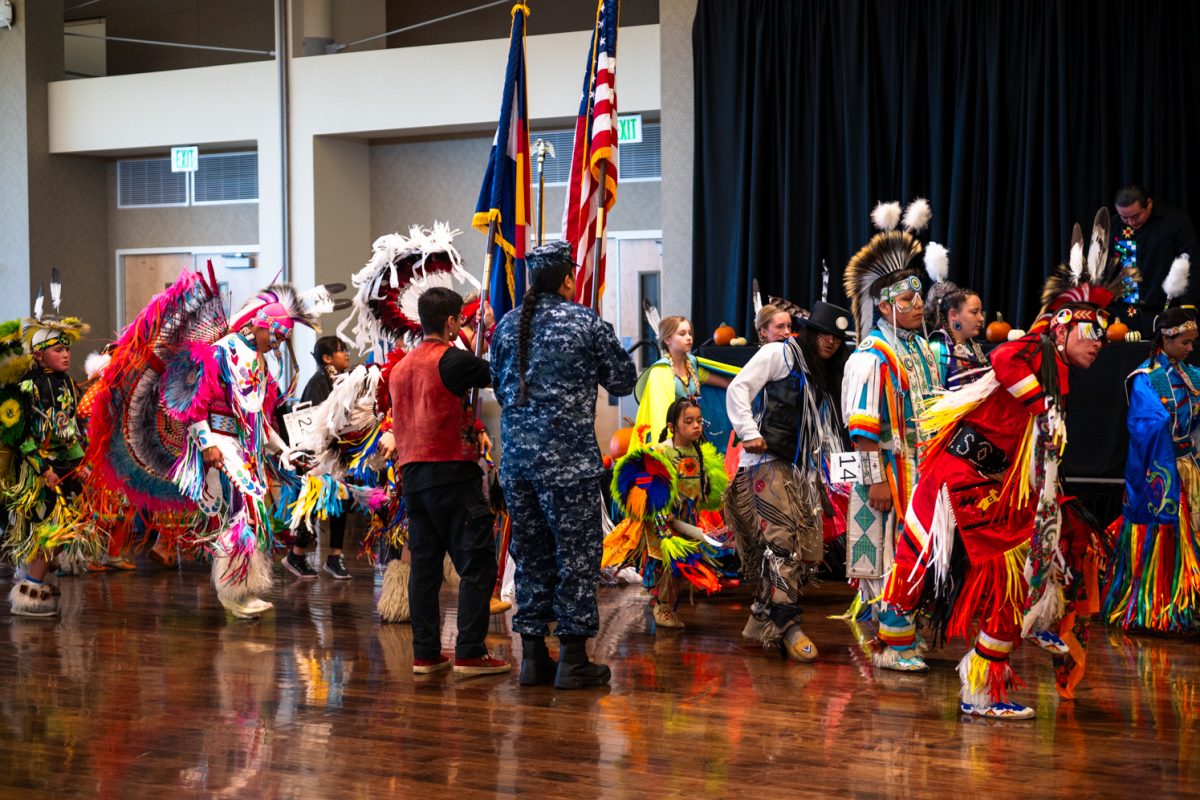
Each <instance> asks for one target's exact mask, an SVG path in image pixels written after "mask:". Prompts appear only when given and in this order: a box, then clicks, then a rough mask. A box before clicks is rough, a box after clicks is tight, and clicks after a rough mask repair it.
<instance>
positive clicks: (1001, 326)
mask: <svg viewBox="0 0 1200 800" xmlns="http://www.w3.org/2000/svg"><path fill="white" fill-rule="evenodd" d="M1011 330H1012V325H1009V324H1008V323H1007V322H1005V321H1004V316H1003V315H1002V314H1000V313H998V312H997V314H996V321H995V322H993V323H992V324H990V325H988V326H987V340H988V341H989V342H1007V341H1008V332H1009V331H1011Z"/></svg>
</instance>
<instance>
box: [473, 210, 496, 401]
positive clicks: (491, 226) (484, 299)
mask: <svg viewBox="0 0 1200 800" xmlns="http://www.w3.org/2000/svg"><path fill="white" fill-rule="evenodd" d="M496 224H497V218H496V217H495V216H493V217H492V219H491V221H490V222H489V223H488V231H487V250H486V251H484V254H483V285H482V286H480V287H479V312H478V313H479V319H478V321H477V322H476V323H475V355H476V357H478V358H483V337H484V333H485V331H484V330H483V311H484V309H485V308H486V307H487V305H488V303H489V301H490V297H489V289H490V288H491V285H492V254H493V253H494V252H495V251H496ZM482 406H483V400H482V397H481V396H480V394H479V388H478V387H475V388H474V389H472V390H471V407H472V408H473V409H475V419H476V420H478V419H479V418H480V411H481V410H482Z"/></svg>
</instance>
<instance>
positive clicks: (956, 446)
mask: <svg viewBox="0 0 1200 800" xmlns="http://www.w3.org/2000/svg"><path fill="white" fill-rule="evenodd" d="M946 449H947V450H948V451H949V452H950V453H953V454H954V455H956V456H958V457H959V458H961V459H963V460H964V461H966V462H968V463H969V464H970V465H971V466H973V467H975V469H977V470H979V471H980V472H981V473H982V474H984V475H999V474H1001V473H1003V472H1004V471H1005V470H1007V469H1008V457H1007V456H1005V455H1004V451H1003V450H1001V449H1000V448H999V447H996V446H995V445H994V444H992V443H991V442H989V441H988V440H987V439H986V438H985V437H984V436H983V434H981V433H980V432H979V431H977V430H975V429H974V428H972V427H971V426H970V425H959V426H958V430H957V431H955V433H954V436H953V437H951V439H950V444H949V446H947V448H946Z"/></svg>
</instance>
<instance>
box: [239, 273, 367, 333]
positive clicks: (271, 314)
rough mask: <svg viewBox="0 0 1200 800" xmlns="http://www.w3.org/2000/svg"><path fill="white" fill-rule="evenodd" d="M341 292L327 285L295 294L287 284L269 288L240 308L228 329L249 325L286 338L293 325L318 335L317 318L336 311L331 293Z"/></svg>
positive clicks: (339, 289)
mask: <svg viewBox="0 0 1200 800" xmlns="http://www.w3.org/2000/svg"><path fill="white" fill-rule="evenodd" d="M345 288H346V287H345V286H344V285H342V284H327V285H324V286H318V287H316V288H315V289H311V290H309V291H307V292H304V293H299V292H297V291H296V289H295V288H294V287H293V286H292V285H291V284H290V283H276V284H272V285H271V286H268V287H267V288H266V289H263V290H262V291H261V292H259V293H258V294H256V295H255V296H254V297H252V298H250V299H249V300H247V301H246V302H245V303H243V304H242V307H241V308H239V309H238V310H237V312H235V313H234V315H233V317H232V319H230V321H229V328H230V330H235V331H237V330H241V329H242V328H244V327H246V326H247V325H249V326H251V327H255V328H266V329H268V330H271V331H272V332H275V333H279V334H281V335H284V336H286V335H287V334H289V333H291V331H292V328H294V327H295V326H296V325H304V326H305V327H307V328H311V329H312V330H314V331H316V332H317V333H320V332H321V326H320V325H319V324H317V318H318V317H320V316H321V315H322V314H326V313H328V312H330V311H333V310H335V309H336V308H337V307H338V304H337V301H335V300H334V299H333V296H332V294H331V291H332V292H334V293H336V292H338V291H341V290H343V289H345Z"/></svg>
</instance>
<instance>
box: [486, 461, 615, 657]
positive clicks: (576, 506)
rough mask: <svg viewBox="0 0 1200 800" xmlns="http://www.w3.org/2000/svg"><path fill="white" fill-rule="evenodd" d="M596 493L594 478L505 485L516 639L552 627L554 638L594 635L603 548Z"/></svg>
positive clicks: (597, 494)
mask: <svg viewBox="0 0 1200 800" xmlns="http://www.w3.org/2000/svg"><path fill="white" fill-rule="evenodd" d="M598 489H599V487H598V485H597V483H596V479H595V478H585V479H583V480H579V481H566V482H554V483H551V482H549V481H540V480H537V479H518V480H512V481H508V482H506V483H505V484H504V499H505V501H506V502H507V503H508V512H509V515H510V517H511V519H512V539H511V542H510V544H509V547H508V552H509V554H511V555H512V557H513V562H514V563H515V564H516V568H517V574H516V582H517V613H516V615H515V616H514V617H513V630H515V631H516V632H517V633H522V634H527V635H530V636H546V635H547V634H549V632H550V629H549V627H548V624H549V623H550V622H551V621H556V622H557V623H558V625H557V628H556V629H555V634H556V635H558V636H563V635H569V636H587V637H591V636H595V635H596V630H597V629H598V628H599V626H600V611H599V609H598V608H597V606H596V588H597V586H598V585H599V581H600V557H601V551H602V549H603V543H604V540H603V535H602V534H601V530H600V497H599V491H598Z"/></svg>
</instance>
